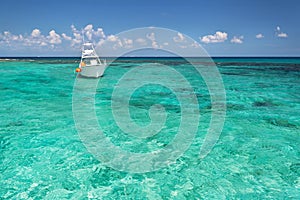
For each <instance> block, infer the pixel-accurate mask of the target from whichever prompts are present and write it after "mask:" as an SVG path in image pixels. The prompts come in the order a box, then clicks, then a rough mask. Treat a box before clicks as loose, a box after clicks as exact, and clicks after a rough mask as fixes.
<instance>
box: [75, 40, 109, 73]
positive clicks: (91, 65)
mask: <svg viewBox="0 0 300 200" xmlns="http://www.w3.org/2000/svg"><path fill="white" fill-rule="evenodd" d="M106 67H107V64H106V61H105V60H100V58H99V56H98V55H97V53H96V51H95V49H94V46H93V44H92V43H84V44H83V46H82V53H81V60H80V64H79V67H78V68H77V69H76V72H77V73H79V74H80V75H81V76H85V77H92V78H98V77H101V76H103V74H104V71H105V69H106Z"/></svg>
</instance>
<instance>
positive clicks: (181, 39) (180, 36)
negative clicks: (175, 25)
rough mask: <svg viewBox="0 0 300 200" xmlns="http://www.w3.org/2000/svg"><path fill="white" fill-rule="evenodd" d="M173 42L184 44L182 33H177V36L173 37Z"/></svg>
mask: <svg viewBox="0 0 300 200" xmlns="http://www.w3.org/2000/svg"><path fill="white" fill-rule="evenodd" d="M173 40H174V42H184V41H185V37H184V35H183V34H182V33H179V32H178V33H177V36H175V37H173Z"/></svg>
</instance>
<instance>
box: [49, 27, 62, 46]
mask: <svg viewBox="0 0 300 200" xmlns="http://www.w3.org/2000/svg"><path fill="white" fill-rule="evenodd" d="M47 39H48V40H49V43H50V44H60V43H61V37H60V35H58V34H57V33H56V32H55V30H51V31H50V32H49V35H48V36H47Z"/></svg>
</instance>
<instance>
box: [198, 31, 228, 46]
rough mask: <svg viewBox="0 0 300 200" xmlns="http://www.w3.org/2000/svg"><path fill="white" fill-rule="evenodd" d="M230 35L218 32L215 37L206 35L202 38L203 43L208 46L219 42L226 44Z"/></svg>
mask: <svg viewBox="0 0 300 200" xmlns="http://www.w3.org/2000/svg"><path fill="white" fill-rule="evenodd" d="M227 36H228V34H227V33H226V32H221V31H217V32H216V33H215V34H214V35H206V36H203V37H202V38H201V37H200V40H201V42H204V43H206V44H208V43H218V42H224V41H225V40H227Z"/></svg>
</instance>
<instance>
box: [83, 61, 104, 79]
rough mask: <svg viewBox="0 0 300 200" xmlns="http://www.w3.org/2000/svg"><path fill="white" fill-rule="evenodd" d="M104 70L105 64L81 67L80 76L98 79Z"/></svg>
mask: <svg viewBox="0 0 300 200" xmlns="http://www.w3.org/2000/svg"><path fill="white" fill-rule="evenodd" d="M105 68H106V65H105V64H102V65H93V66H86V67H81V72H80V75H81V76H84V77H90V78H99V77H101V76H103V73H104V71H105Z"/></svg>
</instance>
